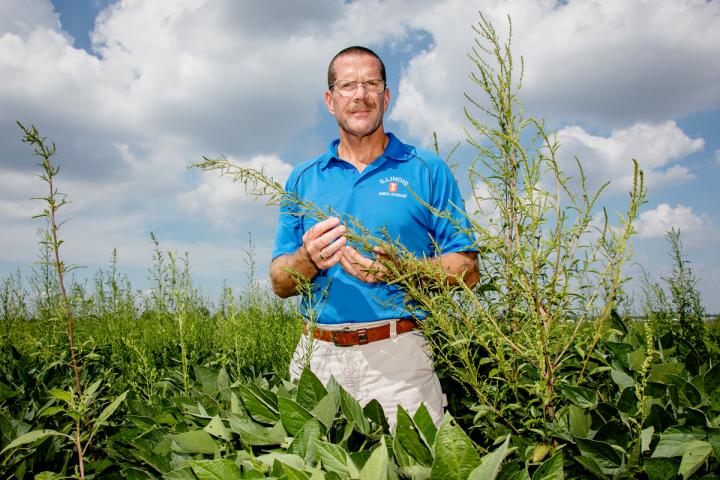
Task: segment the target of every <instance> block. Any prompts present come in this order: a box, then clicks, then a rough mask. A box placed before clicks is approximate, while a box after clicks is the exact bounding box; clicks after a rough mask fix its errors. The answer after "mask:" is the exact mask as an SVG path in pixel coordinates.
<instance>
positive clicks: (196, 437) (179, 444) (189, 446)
mask: <svg viewBox="0 0 720 480" xmlns="http://www.w3.org/2000/svg"><path fill="white" fill-rule="evenodd" d="M172 440H173V442H174V444H175V445H176V449H177V450H179V451H181V452H187V453H215V451H216V450H217V444H216V443H215V440H213V438H212V437H211V436H210V434H209V433H207V432H206V431H205V430H191V431H189V432H183V433H177V434H174V435H173V436H172Z"/></svg>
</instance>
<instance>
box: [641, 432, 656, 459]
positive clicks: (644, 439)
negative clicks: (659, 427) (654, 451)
mask: <svg viewBox="0 0 720 480" xmlns="http://www.w3.org/2000/svg"><path fill="white" fill-rule="evenodd" d="M653 433H655V427H648V428H644V429H643V431H642V432H640V449H641V451H642V453H645V452H647V451H648V450H650V443H652V436H653Z"/></svg>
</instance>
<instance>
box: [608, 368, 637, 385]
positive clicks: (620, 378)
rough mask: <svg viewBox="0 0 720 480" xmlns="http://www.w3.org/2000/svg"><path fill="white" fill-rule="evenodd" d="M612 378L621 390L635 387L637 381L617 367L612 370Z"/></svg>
mask: <svg viewBox="0 0 720 480" xmlns="http://www.w3.org/2000/svg"><path fill="white" fill-rule="evenodd" d="M610 376H611V377H612V379H613V382H615V383H616V384H617V385H619V386H620V388H628V387H632V386H634V385H635V380H633V378H632V377H631V376H630V375H628V374H627V373H625V371H623V370H622V369H620V368H617V367H616V366H615V365H613V367H612V368H611V369H610Z"/></svg>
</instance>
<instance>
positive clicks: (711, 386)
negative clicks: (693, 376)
mask: <svg viewBox="0 0 720 480" xmlns="http://www.w3.org/2000/svg"><path fill="white" fill-rule="evenodd" d="M703 383H704V384H705V391H706V392H707V394H708V395H712V393H713V392H714V391H715V390H716V389H717V388H718V387H720V363H716V364H715V366H714V367H712V368H711V369H710V370H708V371H707V372H706V373H705V375H704V382H703Z"/></svg>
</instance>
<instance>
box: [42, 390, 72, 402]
mask: <svg viewBox="0 0 720 480" xmlns="http://www.w3.org/2000/svg"><path fill="white" fill-rule="evenodd" d="M48 393H49V394H50V396H52V397H53V398H56V399H58V400H60V401H62V402H65V403H67V404H68V405H70V404H72V403H73V394H72V392H70V391H68V390H60V389H59V388H51V389H50V391H48Z"/></svg>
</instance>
